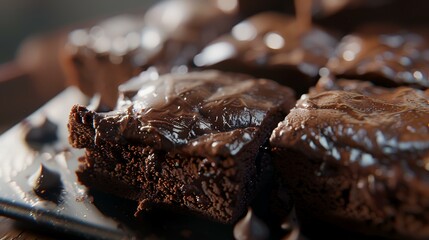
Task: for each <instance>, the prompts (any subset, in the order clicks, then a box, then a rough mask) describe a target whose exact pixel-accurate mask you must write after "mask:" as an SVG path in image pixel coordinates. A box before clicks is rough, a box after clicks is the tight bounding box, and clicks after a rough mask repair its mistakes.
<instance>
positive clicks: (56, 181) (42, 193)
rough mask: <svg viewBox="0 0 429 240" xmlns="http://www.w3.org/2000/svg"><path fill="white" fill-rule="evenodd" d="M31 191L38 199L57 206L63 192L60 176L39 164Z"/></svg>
mask: <svg viewBox="0 0 429 240" xmlns="http://www.w3.org/2000/svg"><path fill="white" fill-rule="evenodd" d="M33 190H34V192H35V193H36V195H37V196H39V197H40V198H42V199H44V200H48V201H51V202H54V203H57V204H58V203H59V202H60V201H61V193H62V191H63V183H62V181H61V175H60V174H59V173H57V172H55V171H52V170H50V169H48V168H47V167H45V166H44V165H43V164H41V165H40V169H39V172H38V176H37V179H36V182H35V184H34V188H33Z"/></svg>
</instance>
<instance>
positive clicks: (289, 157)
mask: <svg viewBox="0 0 429 240" xmlns="http://www.w3.org/2000/svg"><path fill="white" fill-rule="evenodd" d="M273 152H274V154H273V161H274V164H275V166H276V168H277V169H278V170H279V171H281V173H282V175H283V177H284V180H285V181H286V183H287V185H288V187H289V188H290V190H291V191H292V193H293V194H294V197H295V200H296V207H297V212H298V214H299V216H300V217H301V219H302V220H303V221H304V222H306V223H308V224H309V225H312V226H317V225H318V222H319V221H322V222H329V223H331V224H333V225H337V226H341V227H344V228H346V229H349V230H352V231H356V232H362V233H366V234H371V235H374V234H375V235H383V236H385V237H386V236H387V237H394V236H395V235H396V236H398V235H399V236H401V237H406V238H415V239H422V238H427V237H428V236H429V199H427V197H426V196H425V193H424V192H423V191H421V190H419V189H418V188H417V187H414V186H406V185H405V183H398V186H400V187H399V188H398V189H397V190H396V192H394V193H390V194H391V195H390V196H389V198H388V199H387V200H384V201H383V200H381V199H385V197H383V196H377V195H376V194H375V195H374V193H373V192H372V191H370V190H369V189H368V188H367V187H365V186H369V185H368V183H367V182H366V183H364V184H362V183H361V181H365V179H370V181H375V182H376V183H377V178H375V180H374V179H372V178H373V177H374V176H357V175H356V174H355V173H353V172H351V171H350V169H348V168H347V167H345V166H337V167H334V166H327V165H326V164H323V161H322V160H321V159H308V158H307V157H306V156H305V155H304V154H302V153H298V152H295V151H291V150H287V149H274V150H273ZM375 186H376V187H377V188H378V189H377V190H376V192H380V191H385V189H383V188H385V186H383V185H382V181H381V180H380V181H378V184H377V185H375ZM401 186H402V187H401ZM377 201H382V202H379V203H377ZM386 209H389V210H390V211H391V212H390V214H386V212H388V211H386Z"/></svg>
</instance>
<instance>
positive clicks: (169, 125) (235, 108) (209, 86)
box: [83, 71, 294, 155]
mask: <svg viewBox="0 0 429 240" xmlns="http://www.w3.org/2000/svg"><path fill="white" fill-rule="evenodd" d="M139 81H140V82H139ZM136 82H137V83H136ZM121 89H122V92H121V98H120V100H119V102H118V107H117V109H116V110H114V111H112V112H109V113H95V112H92V111H89V112H88V113H87V114H86V115H87V116H91V117H89V119H93V125H94V128H95V131H96V133H95V135H96V142H97V141H98V140H99V139H103V140H105V141H119V142H123V143H125V142H142V143H145V144H148V145H151V146H154V148H156V149H165V150H169V149H173V148H175V149H176V150H179V149H181V151H184V152H187V153H192V152H193V151H194V150H193V149H194V148H198V149H199V148H201V147H203V148H204V149H206V150H207V152H208V153H211V154H214V155H217V154H220V155H235V153H237V152H239V151H240V149H241V147H242V146H244V145H245V144H246V143H248V142H250V141H252V139H253V138H254V135H255V134H256V132H257V131H256V129H257V128H258V127H259V126H260V125H261V124H262V123H263V121H264V120H265V118H266V117H265V116H267V114H268V113H270V112H271V111H273V109H276V108H277V107H278V106H279V105H281V106H282V107H281V109H282V111H284V112H285V113H287V112H288V109H290V107H291V104H292V103H293V102H294V100H293V98H294V94H293V93H292V91H291V90H290V89H288V88H286V87H281V86H280V85H278V84H276V83H274V82H272V81H269V80H254V79H252V77H249V76H246V75H239V74H223V73H220V72H217V71H205V72H194V73H189V74H183V75H181V74H172V75H164V76H161V77H160V78H159V79H157V80H155V81H154V80H148V79H141V78H140V79H134V80H133V81H131V82H129V83H127V84H126V85H124V86H122V87H121ZM273 92H276V93H278V94H273ZM83 122H85V119H83ZM224 139H228V140H227V141H226V142H229V143H230V144H226V145H224V144H221V145H219V146H218V145H217V144H216V143H221V142H223V141H224Z"/></svg>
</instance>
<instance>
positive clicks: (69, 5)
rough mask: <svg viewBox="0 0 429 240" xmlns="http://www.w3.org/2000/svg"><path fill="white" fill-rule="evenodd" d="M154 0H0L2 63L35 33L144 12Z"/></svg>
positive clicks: (11, 56)
mask: <svg viewBox="0 0 429 240" xmlns="http://www.w3.org/2000/svg"><path fill="white" fill-rule="evenodd" d="M153 2H156V0H121V1H118V0H103V1H99V0H73V1H65V0H0V32H1V34H0V36H1V38H0V43H1V44H0V64H1V63H5V62H7V61H10V60H12V59H13V57H14V56H15V54H16V51H17V49H18V47H19V46H20V44H21V43H22V42H23V41H24V40H25V39H26V38H28V37H30V36H32V35H34V34H41V33H49V32H52V31H57V30H59V29H62V28H64V27H73V26H81V25H85V24H89V23H90V22H94V21H97V20H99V19H103V18H106V17H108V16H112V15H116V14H120V13H137V12H139V11H140V12H142V11H144V10H145V9H146V8H147V6H149V5H150V4H152V3H153Z"/></svg>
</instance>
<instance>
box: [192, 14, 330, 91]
mask: <svg viewBox="0 0 429 240" xmlns="http://www.w3.org/2000/svg"><path fill="white" fill-rule="evenodd" d="M337 43H338V41H337V39H336V38H335V37H334V36H333V35H332V34H330V33H328V32H326V31H324V30H322V29H319V28H317V27H315V26H311V27H310V28H309V29H305V28H304V29H303V28H302V27H301V26H300V25H299V24H298V22H297V21H296V20H295V19H294V18H293V17H289V16H287V15H283V14H280V13H274V12H264V13H260V14H257V15H255V16H252V17H250V18H248V19H247V20H245V21H243V22H241V23H239V24H237V25H235V26H234V27H233V28H232V30H231V33H230V34H227V35H225V36H222V37H220V38H219V39H217V40H215V41H214V42H212V43H211V44H209V45H208V46H207V47H206V48H204V49H203V50H202V52H201V53H199V54H198V55H196V56H195V57H194V64H195V65H196V66H198V67H203V68H213V69H218V70H223V71H233V72H241V73H246V74H251V75H253V76H256V77H262V78H268V79H273V80H275V81H277V82H279V83H280V84H282V85H286V86H289V87H291V88H293V89H294V90H295V91H296V92H297V96H299V95H300V94H303V93H306V92H307V91H308V88H309V87H310V86H313V85H314V84H315V83H316V80H317V79H318V78H319V69H320V68H321V67H323V66H324V65H325V64H326V63H327V61H328V58H329V57H331V56H332V55H333V54H334V49H335V47H336V45H337Z"/></svg>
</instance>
